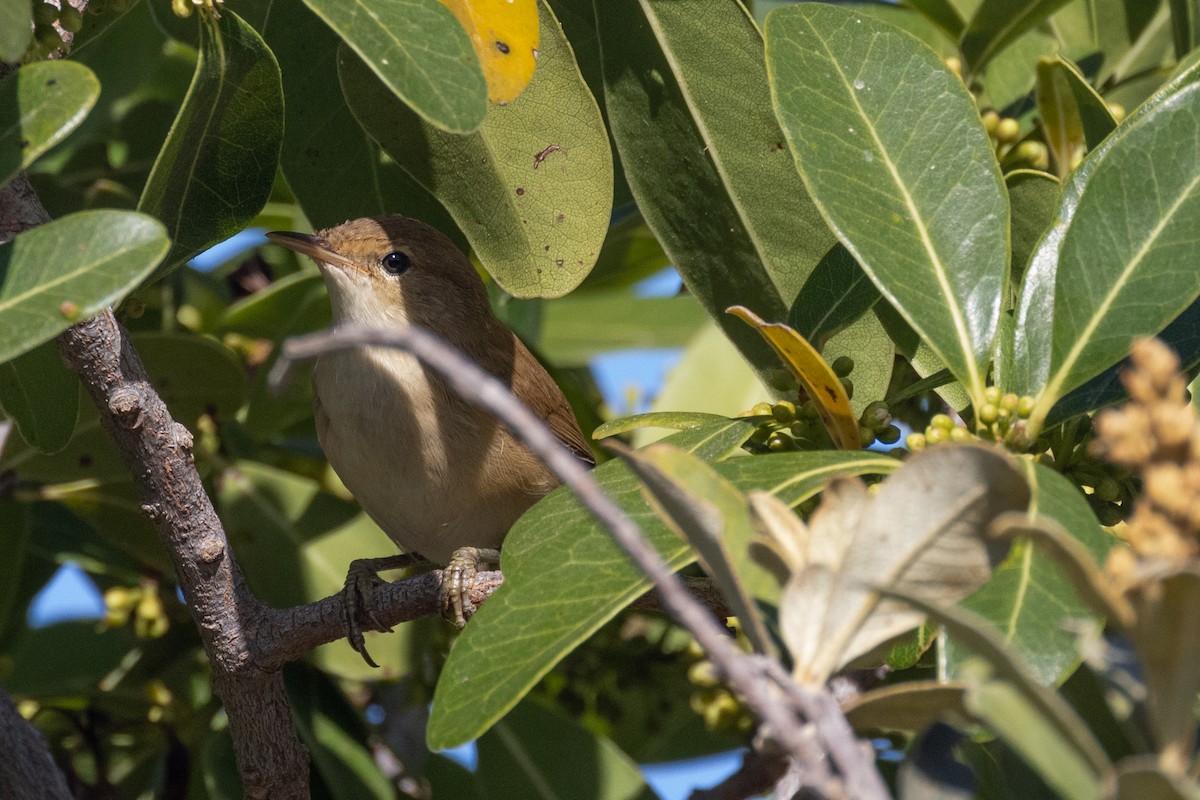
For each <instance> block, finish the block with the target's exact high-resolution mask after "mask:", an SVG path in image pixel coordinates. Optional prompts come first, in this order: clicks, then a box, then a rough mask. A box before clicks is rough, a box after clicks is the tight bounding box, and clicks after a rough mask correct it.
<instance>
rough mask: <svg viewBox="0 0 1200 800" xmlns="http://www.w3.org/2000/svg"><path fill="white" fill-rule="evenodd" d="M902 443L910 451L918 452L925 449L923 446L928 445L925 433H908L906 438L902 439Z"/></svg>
mask: <svg viewBox="0 0 1200 800" xmlns="http://www.w3.org/2000/svg"><path fill="white" fill-rule="evenodd" d="M904 445H905V447H907V448H908V449H909V450H911V451H912V452H914V453H919V452H921V451H922V450H924V449H925V447H926V446H927V445H928V442H927V441H925V434H923V433H910V434H909V435H908V438H907V439H905V440H904Z"/></svg>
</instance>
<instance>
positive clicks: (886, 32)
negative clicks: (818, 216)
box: [766, 3, 1008, 398]
mask: <svg viewBox="0 0 1200 800" xmlns="http://www.w3.org/2000/svg"><path fill="white" fill-rule="evenodd" d="M766 37H767V66H768V70H769V74H770V79H771V93H772V94H771V96H772V101H773V103H774V106H775V110H776V113H777V114H778V115H779V119H780V121H781V122H782V124H783V128H784V131H785V132H786V134H787V137H788V143H789V145H790V147H791V151H792V155H793V157H794V158H795V160H796V166H797V167H798V168H799V170H800V173H801V175H803V176H804V180H805V185H806V186H807V187H808V190H809V192H810V193H811V194H812V196H813V198H814V200H815V201H816V203H817V204H818V206H819V207H820V208H821V210H822V212H823V214H824V215H825V217H826V219H828V220H829V222H830V223H831V225H832V226H833V228H834V230H835V231H837V233H838V236H839V238H840V239H841V240H842V243H843V244H844V245H846V247H847V249H849V250H850V252H851V253H852V254H853V255H854V256H855V258H856V259H857V260H858V262H859V264H861V265H862V267H863V269H864V270H865V271H866V272H867V274H868V275H870V276H871V278H872V280H873V281H874V282H875V284H876V285H877V286H878V287H879V289H880V290H881V291H882V292H883V294H884V296H885V297H887V298H888V300H889V302H890V303H891V304H892V305H894V306H895V307H896V308H897V309H898V310H899V311H900V313H901V314H902V315H903V316H904V318H905V319H906V320H907V321H908V323H909V324H910V325H912V327H913V328H914V329H915V330H916V331H917V332H918V333H919V334H920V335H921V338H922V339H924V340H925V341H926V342H928V344H929V346H930V347H932V348H933V350H934V352H935V353H936V354H937V355H938V357H939V358H940V359H941V360H942V361H943V362H944V363H945V364H946V365H947V366H948V367H949V368H950V369H951V371H952V372H954V374H955V375H956V376H957V377H958V378H959V380H960V381H962V382H963V384H964V385H965V386H966V387H967V390H968V392H969V393H970V394H971V395H972V396H973V397H976V398H978V397H981V396H982V393H983V383H984V376H985V372H986V364H987V360H988V358H989V355H990V349H991V344H992V339H993V337H994V336H995V332H996V325H997V322H998V319H999V316H998V315H999V308H1000V300H1001V294H1002V290H1003V287H1004V278H1005V271H1006V267H1007V261H1008V246H1007V237H1008V204H1007V202H1006V198H1005V193H1004V185H1003V181H1002V179H1001V176H1000V170H999V167H998V165H997V164H996V160H995V158H994V156H993V154H992V148H991V144H990V142H989V141H988V138H987V134H986V133H985V132H984V130H983V126H982V123H981V122H980V120H979V114H978V111H977V109H976V107H975V103H974V101H973V99H972V97H971V95H970V93H969V92H967V90H966V88H965V87H964V86H963V84H962V81H961V80H960V79H959V77H958V76H957V75H955V74H954V73H953V72H951V71H950V70H949V69H948V68H947V67H946V66H945V64H944V63H943V62H942V61H941V60H940V59H939V58H938V57H937V55H935V54H934V53H933V52H932V51H930V50H929V49H928V48H926V47H925V46H924V45H922V44H921V43H919V42H917V41H916V40H914V39H912V38H911V37H909V36H907V35H906V34H904V33H902V32H900V31H899V30H897V29H895V28H893V27H891V26H889V25H885V24H883V23H880V22H878V21H876V20H874V19H872V18H871V17H868V16H866V15H863V14H855V13H853V12H851V11H848V10H846V9H841V8H837V7H834V6H829V5H824V4H818V3H805V4H799V5H792V6H787V7H783V8H779V9H776V10H775V11H773V12H771V14H770V15H769V17H768V18H767V25H766ZM914 114H916V115H918V116H916V117H914ZM918 136H919V138H920V142H919V144H918V143H917V142H916V141H915V140H916V138H917V137H918Z"/></svg>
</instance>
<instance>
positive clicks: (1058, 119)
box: [1037, 56, 1117, 179]
mask: <svg viewBox="0 0 1200 800" xmlns="http://www.w3.org/2000/svg"><path fill="white" fill-rule="evenodd" d="M1037 102H1038V112H1039V114H1040V115H1041V118H1042V131H1043V133H1044V134H1045V137H1046V145H1047V147H1049V149H1050V152H1051V154H1053V156H1054V164H1055V167H1057V171H1058V177H1059V178H1063V179H1065V178H1066V177H1067V176H1068V175H1070V174H1071V170H1072V169H1073V168H1074V166H1075V163H1076V162H1077V160H1078V159H1079V158H1080V157H1082V155H1083V153H1084V152H1085V151H1087V150H1093V149H1095V148H1096V147H1099V145H1100V142H1102V141H1103V140H1104V138H1105V137H1106V136H1108V135H1109V134H1110V133H1112V132H1113V129H1114V128H1116V127H1117V121H1116V120H1115V119H1114V118H1113V115H1112V112H1111V111H1109V109H1108V105H1107V104H1106V103H1105V102H1104V99H1103V98H1102V97H1100V95H1099V94H1098V93H1097V92H1096V90H1095V89H1093V88H1092V86H1091V84H1089V83H1088V82H1087V79H1086V78H1084V77H1083V74H1082V73H1081V72H1080V71H1079V68H1078V67H1077V66H1075V65H1074V64H1073V63H1071V62H1070V61H1068V60H1067V59H1065V58H1063V57H1062V56H1057V57H1055V58H1052V59H1050V58H1044V59H1041V60H1040V61H1038V66H1037Z"/></svg>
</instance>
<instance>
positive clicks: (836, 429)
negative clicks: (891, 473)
mask: <svg viewBox="0 0 1200 800" xmlns="http://www.w3.org/2000/svg"><path fill="white" fill-rule="evenodd" d="M726 313H729V314H733V315H734V316H735V317H737V318H738V319H740V320H741V321H742V322H745V323H746V324H747V325H749V326H750V327H752V328H754V329H755V330H756V331H758V332H759V334H761V335H762V337H763V339H765V340H766V341H767V344H769V345H771V349H773V350H774V351H775V352H776V353H778V354H779V357H780V358H781V359H782V360H783V363H784V364H785V365H786V366H787V368H788V370H790V371H791V373H792V374H793V375H795V376H796V380H798V381H800V385H801V386H803V387H804V390H805V391H806V392H808V396H809V398H810V399H811V400H812V401H813V405H814V406H816V408H817V413H818V414H819V415H820V417H821V423H822V424H823V425H824V426H825V430H827V431H829V438H831V439H833V443H834V444H835V445H837V446H838V447H839V448H840V449H842V450H859V449H861V448H862V440H861V439H860V438H859V435H858V421H857V420H856V419H855V418H854V411H852V410H851V408H850V398H849V397H847V396H846V388H845V387H844V386H842V382H841V381H840V380H839V379H838V376H837V375H834V374H833V370H832V369H830V367H829V365H828V364H826V363H825V359H823V358H821V354H820V353H818V352H817V351H816V349H815V348H813V346H812V345H811V344H809V343H808V342H807V341H806V340H805V339H804V337H803V336H801V335H800V334H798V333H796V331H795V330H793V329H792V328H790V327H788V326H787V325H784V324H783V323H781V322H766V321H764V320H763V319H762V317H760V316H758V315H757V314H755V313H754V312H753V311H751V310H750V309H748V308H746V307H745V306H731V307H729V308H727V309H726Z"/></svg>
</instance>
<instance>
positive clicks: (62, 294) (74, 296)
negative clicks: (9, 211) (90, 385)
mask: <svg viewBox="0 0 1200 800" xmlns="http://www.w3.org/2000/svg"><path fill="white" fill-rule="evenodd" d="M169 245H170V241H169V240H168V239H167V235H166V232H165V231H164V230H163V226H162V225H160V224H159V223H158V222H157V221H155V220H153V219H151V218H150V217H147V216H146V215H144V214H137V213H134V212H132V211H81V212H79V213H77V214H71V215H70V216H66V217H62V218H61V219H57V220H55V221H53V222H49V223H47V224H45V225H40V226H38V227H36V228H32V229H30V230H28V231H26V232H24V233H21V234H18V235H17V236H16V237H15V238H14V239H13V240H12V241H11V242H9V243H7V244H3V245H0V362H4V361H9V360H11V359H12V358H15V357H16V356H18V355H20V354H21V353H23V352H25V351H27V350H31V349H33V348H34V347H36V346H37V345H39V344H41V343H42V342H45V341H47V340H48V339H50V338H52V337H54V336H57V335H58V334H59V333H61V332H63V331H65V330H66V329H67V328H69V327H71V325H72V324H73V323H75V322H78V321H79V320H82V319H87V318H88V317H91V316H94V315H96V314H98V313H100V311H102V310H103V309H104V308H106V307H107V306H110V305H114V304H115V303H117V301H119V300H120V299H121V298H122V297H124V296H125V295H126V294H127V293H129V292H131V291H133V289H134V288H136V287H137V286H138V284H140V283H141V282H142V281H143V280H144V279H145V278H146V276H148V275H149V274H150V273H151V271H152V270H153V269H154V267H155V265H157V264H158V263H159V261H161V260H162V257H163V255H165V254H166V252H167V248H168V247H169Z"/></svg>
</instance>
